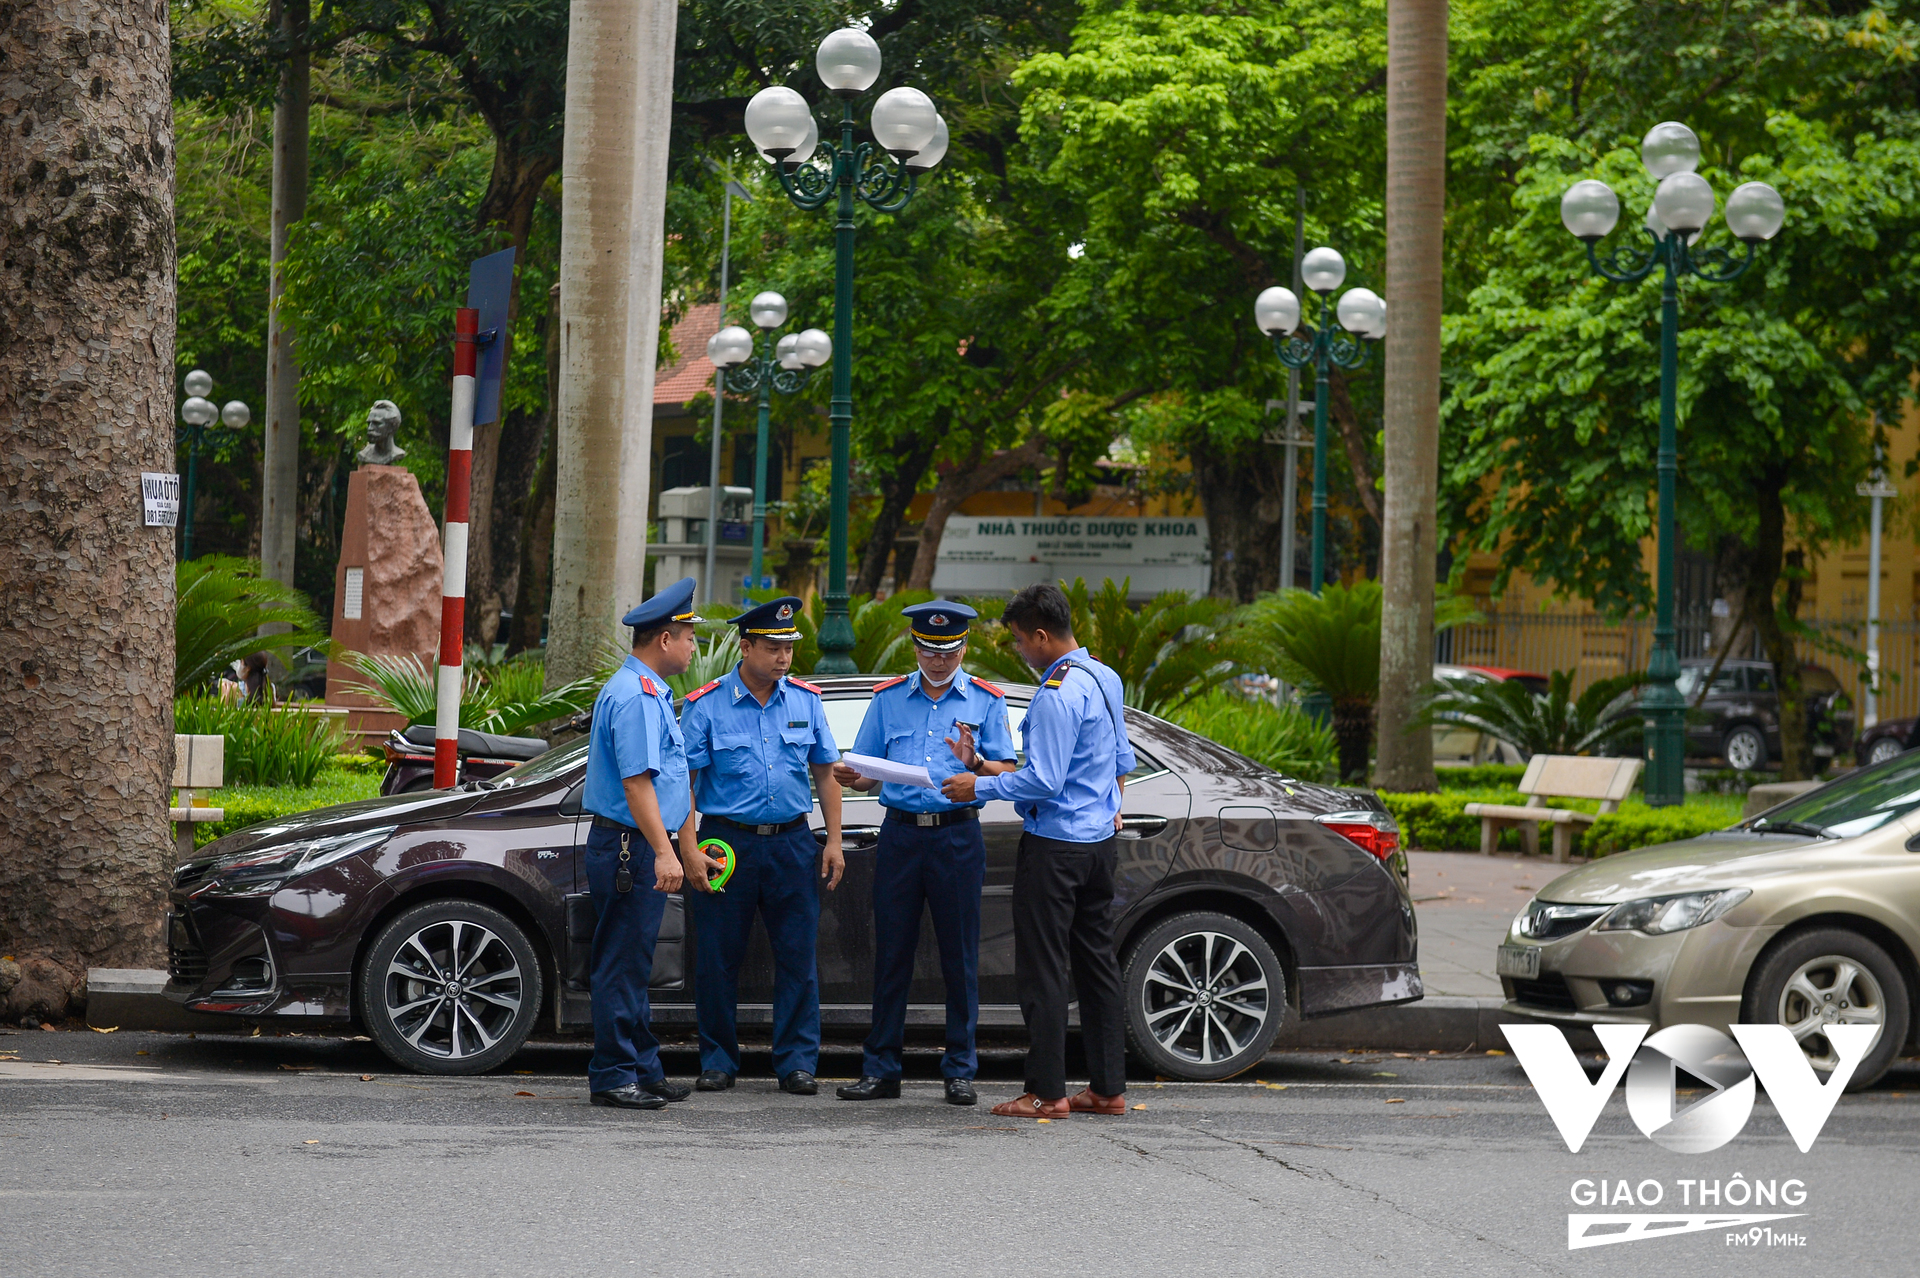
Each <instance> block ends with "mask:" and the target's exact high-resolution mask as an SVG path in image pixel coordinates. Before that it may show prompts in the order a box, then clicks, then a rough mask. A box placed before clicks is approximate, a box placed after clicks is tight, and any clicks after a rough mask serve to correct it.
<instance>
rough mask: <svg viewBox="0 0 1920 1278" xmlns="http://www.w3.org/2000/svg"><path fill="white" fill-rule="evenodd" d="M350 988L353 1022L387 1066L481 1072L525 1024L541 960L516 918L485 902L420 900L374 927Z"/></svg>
mask: <svg viewBox="0 0 1920 1278" xmlns="http://www.w3.org/2000/svg"><path fill="white" fill-rule="evenodd" d="M354 991H355V994H356V995H357V999H356V1001H357V1003H358V1005H359V1010H360V1019H361V1023H362V1024H364V1025H365V1026H366V1030H367V1033H368V1035H369V1036H371V1037H372V1039H373V1041H374V1043H375V1044H376V1045H378V1047H379V1048H380V1050H381V1051H383V1052H385V1053H386V1054H387V1056H388V1057H389V1058H390V1059H391V1060H392V1061H393V1062H394V1063H395V1064H396V1065H399V1066H400V1067H401V1068H403V1069H410V1070H414V1071H415V1072H417V1073H422V1074H480V1073H484V1072H486V1071H487V1070H490V1069H493V1068H495V1067H497V1066H499V1065H500V1064H502V1063H503V1062H505V1061H506V1060H507V1058H508V1057H510V1056H512V1055H513V1054H514V1053H515V1052H517V1051H519V1050H520V1047H521V1045H522V1044H523V1043H525V1042H526V1041H527V1035H528V1034H529V1033H531V1032H532V1030H533V1023H534V1019H535V1018H536V1017H538V1016H539V1014H540V1006H541V996H542V983H541V975H540V961H539V957H538V955H536V954H535V953H534V949H533V945H532V943H531V942H529V941H528V940H527V935H526V933H525V932H524V931H522V930H521V928H520V926H519V924H517V923H515V922H514V921H513V920H512V919H510V918H508V917H507V916H506V915H504V914H502V913H501V912H500V911H498V910H496V909H494V908H492V907H491V906H486V905H481V904H480V903H479V902H477V901H462V900H442V901H429V902H426V903H425V904H423V905H416V906H414V907H412V908H411V909H408V910H403V911H402V912H401V913H400V914H398V915H396V916H395V917H394V918H393V919H391V920H390V921H389V922H388V923H387V925H386V926H385V927H383V928H381V929H380V935H379V936H378V937H376V938H375V940H374V942H373V944H372V945H371V946H369V947H368V948H367V953H366V958H365V959H364V960H363V961H362V963H361V965H360V972H359V974H358V977H357V979H356V980H355V982H354Z"/></svg>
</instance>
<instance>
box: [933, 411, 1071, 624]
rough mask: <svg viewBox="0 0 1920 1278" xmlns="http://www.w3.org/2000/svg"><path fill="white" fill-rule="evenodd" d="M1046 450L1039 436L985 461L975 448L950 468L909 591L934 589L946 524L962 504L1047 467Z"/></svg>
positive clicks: (935, 491)
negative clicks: (1013, 478)
mask: <svg viewBox="0 0 1920 1278" xmlns="http://www.w3.org/2000/svg"><path fill="white" fill-rule="evenodd" d="M1047 447H1048V445H1047V440H1046V437H1045V436H1044V435H1036V436H1035V437H1034V438H1032V439H1030V440H1028V441H1027V442H1026V443H1024V444H1022V445H1021V446H1020V447H1018V448H1008V449H1002V450H1001V451H999V452H997V453H994V454H993V455H992V456H991V457H987V458H984V459H983V458H982V457H981V456H980V453H979V451H978V447H977V446H976V449H975V451H974V452H973V453H972V454H971V455H970V456H969V457H968V458H967V460H966V462H965V463H964V464H962V465H959V466H954V467H951V468H949V469H948V470H947V471H946V472H945V473H944V474H942V475H941V476H940V482H939V483H938V484H935V485H934V488H933V505H932V506H930V507H928V509H927V517H926V518H925V519H924V520H922V521H921V523H920V548H919V549H918V550H916V551H915V552H914V556H913V575H912V576H910V577H909V578H908V579H907V584H906V589H908V590H931V589H933V568H934V561H935V560H937V559H939V557H940V539H941V538H942V537H943V536H945V535H946V531H947V520H948V519H950V518H951V517H952V516H953V512H954V511H956V510H958V509H960V504H961V503H962V502H964V501H966V499H967V498H969V497H971V496H973V495H974V494H975V493H983V492H985V491H987V489H989V488H991V487H993V486H994V485H995V484H997V483H999V482H1000V481H1001V480H1003V479H1005V478H1006V477H1007V476H1008V475H1011V474H1013V473H1014V472H1015V471H1018V470H1025V469H1026V468H1027V467H1029V466H1046V465H1048V464H1049V462H1050V460H1051V459H1050V457H1049V456H1048V453H1047Z"/></svg>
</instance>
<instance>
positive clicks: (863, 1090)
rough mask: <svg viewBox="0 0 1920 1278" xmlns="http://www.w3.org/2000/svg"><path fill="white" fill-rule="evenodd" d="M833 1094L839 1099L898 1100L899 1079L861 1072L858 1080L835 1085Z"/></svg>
mask: <svg viewBox="0 0 1920 1278" xmlns="http://www.w3.org/2000/svg"><path fill="white" fill-rule="evenodd" d="M833 1094H834V1095H835V1096H838V1097H839V1098H840V1099H841V1100H899V1099H900V1080H899V1079H897V1078H875V1077H874V1076H873V1075H872V1074H862V1075H861V1076H860V1081H859V1082H857V1083H847V1084H844V1085H842V1086H840V1087H836V1088H834V1089H833Z"/></svg>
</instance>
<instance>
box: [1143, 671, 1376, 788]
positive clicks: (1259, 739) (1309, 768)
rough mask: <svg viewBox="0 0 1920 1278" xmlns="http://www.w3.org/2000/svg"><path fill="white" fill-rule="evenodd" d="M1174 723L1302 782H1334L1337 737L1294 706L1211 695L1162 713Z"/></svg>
mask: <svg viewBox="0 0 1920 1278" xmlns="http://www.w3.org/2000/svg"><path fill="white" fill-rule="evenodd" d="M1162 713H1163V715H1164V717H1165V718H1166V719H1167V720H1168V721H1169V722H1171V723H1176V724H1178V725H1179V726H1181V727H1183V728H1185V729H1187V730H1188V731H1189V732H1197V733H1199V734H1200V735H1201V736H1203V737H1206V738H1207V739H1208V740H1210V741H1216V742H1218V743H1219V744H1221V745H1223V746H1225V747H1227V749H1229V750H1235V751H1238V752H1239V753H1241V754H1244V755H1246V756H1247V757H1248V758H1249V759H1252V760H1254V761H1255V762H1257V763H1264V764H1265V765H1266V766H1268V767H1269V768H1272V769H1273V770H1274V771H1275V772H1278V773H1281V774H1283V775H1285V776H1290V777H1297V778H1299V779H1300V780H1302V781H1321V782H1330V781H1333V780H1334V779H1335V775H1336V771H1337V766H1338V762H1339V760H1338V757H1337V751H1336V748H1335V745H1334V740H1333V732H1332V731H1331V730H1330V729H1329V728H1328V727H1327V726H1326V725H1325V724H1321V723H1315V722H1314V721H1313V719H1312V718H1311V717H1309V716H1308V715H1306V714H1305V713H1304V712H1302V711H1300V710H1298V709H1295V708H1294V707H1292V706H1275V705H1273V704H1271V703H1269V702H1266V701H1253V700H1249V699H1248V698H1246V697H1239V696H1235V695H1234V694H1232V693H1230V692H1224V691H1219V690H1216V691H1213V692H1209V693H1207V694H1205V695H1204V696H1200V697H1195V698H1193V699H1191V700H1188V701H1186V702H1183V703H1182V704H1180V705H1178V706H1174V707H1172V708H1170V709H1168V710H1166V711H1164V712H1162Z"/></svg>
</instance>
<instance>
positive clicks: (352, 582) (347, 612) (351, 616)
mask: <svg viewBox="0 0 1920 1278" xmlns="http://www.w3.org/2000/svg"><path fill="white" fill-rule="evenodd" d="M366 583H367V570H366V569H365V568H349V569H347V597H346V600H345V601H344V602H343V603H342V604H341V605H340V615H341V616H342V617H344V618H346V619H347V620H348V621H358V620H360V598H361V595H362V593H363V592H364V591H365V589H366Z"/></svg>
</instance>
